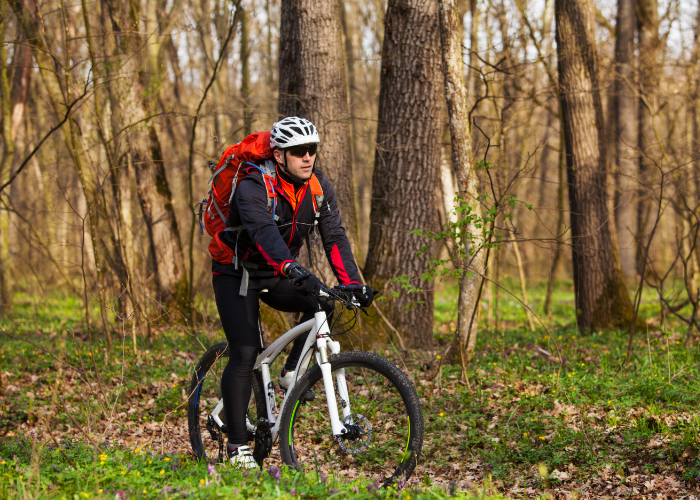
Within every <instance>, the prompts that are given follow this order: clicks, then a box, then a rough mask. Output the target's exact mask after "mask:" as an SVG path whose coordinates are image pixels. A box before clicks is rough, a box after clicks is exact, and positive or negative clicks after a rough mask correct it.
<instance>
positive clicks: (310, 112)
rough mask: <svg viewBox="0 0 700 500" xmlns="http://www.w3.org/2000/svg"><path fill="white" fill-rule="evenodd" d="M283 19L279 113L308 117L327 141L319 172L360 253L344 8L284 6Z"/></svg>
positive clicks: (327, 1)
mask: <svg viewBox="0 0 700 500" xmlns="http://www.w3.org/2000/svg"><path fill="white" fill-rule="evenodd" d="M281 17H282V20H281V24H280V26H281V31H280V44H279V47H280V54H279V113H280V115H282V116H299V117H303V118H306V119H308V120H311V121H312V122H313V124H314V125H316V128H317V129H318V132H319V135H320V136H321V145H320V150H319V153H318V160H319V166H320V168H321V170H322V171H323V174H324V175H325V176H326V177H327V178H328V179H329V180H330V181H331V183H332V184H333V188H334V189H335V192H336V196H337V198H338V208H339V209H340V214H341V216H342V218H343V225H344V227H345V229H346V231H347V233H348V237H349V239H350V243H351V244H352V245H353V249H354V248H355V247H356V245H355V242H356V238H355V227H356V226H355V205H354V194H353V193H354V189H353V179H352V164H351V151H350V117H349V113H348V95H347V84H346V81H345V59H344V53H343V47H342V31H341V25H340V2H339V0H282V12H281ZM317 248H320V247H317ZM315 255H317V256H320V255H323V252H316V253H315ZM317 260H320V259H317Z"/></svg>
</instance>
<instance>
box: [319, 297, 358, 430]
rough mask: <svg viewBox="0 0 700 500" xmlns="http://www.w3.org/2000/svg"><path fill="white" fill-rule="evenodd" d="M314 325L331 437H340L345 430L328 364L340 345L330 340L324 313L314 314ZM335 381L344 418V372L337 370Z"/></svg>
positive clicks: (346, 407) (347, 409)
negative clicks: (329, 356) (331, 431)
mask: <svg viewBox="0 0 700 500" xmlns="http://www.w3.org/2000/svg"><path fill="white" fill-rule="evenodd" d="M319 309H320V308H319ZM316 324H317V325H319V329H318V332H317V333H316V347H317V348H318V353H317V354H316V362H317V363H318V365H319V367H320V368H321V375H322V377H323V387H324V389H325V391H326V401H327V402H328V413H329V415H328V416H329V417H330V419H331V428H332V429H333V435H334V436H340V435H342V434H345V433H346V432H347V429H346V428H345V426H344V425H343V423H342V422H341V420H340V416H339V415H338V401H337V400H336V397H335V386H334V384H333V372H332V369H331V364H330V363H329V362H328V355H329V354H338V353H339V352H340V343H339V342H335V341H333V340H331V338H330V333H331V332H330V329H329V328H328V319H327V317H326V313H325V311H323V310H319V311H317V312H316ZM329 351H330V353H329ZM336 380H337V381H338V395H339V396H340V401H341V404H342V407H343V417H345V416H347V415H349V414H350V398H349V397H348V388H347V384H346V382H345V370H339V371H338V373H336Z"/></svg>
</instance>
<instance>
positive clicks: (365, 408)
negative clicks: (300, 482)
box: [279, 351, 423, 487]
mask: <svg viewBox="0 0 700 500" xmlns="http://www.w3.org/2000/svg"><path fill="white" fill-rule="evenodd" d="M328 360H329V362H330V363H331V369H332V371H333V373H334V381H335V372H336V370H339V369H341V368H344V369H345V374H346V381H347V385H348V391H349V393H350V395H351V396H350V405H351V410H352V412H353V414H359V415H361V416H362V417H363V418H365V419H366V421H367V422H368V423H369V426H367V424H361V425H360V427H362V426H364V431H365V435H366V434H367V431H369V438H362V439H365V440H367V439H369V441H367V443H366V446H367V448H366V449H365V450H364V451H353V452H348V451H347V450H346V449H344V448H342V447H341V444H340V443H339V442H336V441H335V440H334V439H333V436H332V431H331V427H330V419H329V417H328V407H327V404H326V399H325V390H324V388H323V379H322V375H321V369H320V367H319V366H318V365H316V366H314V367H312V368H311V369H309V371H308V372H307V373H306V374H305V375H304V376H303V377H302V378H301V379H300V380H299V381H298V382H297V384H296V385H295V386H294V389H293V390H292V392H291V394H290V396H289V399H288V401H287V403H286V404H285V406H284V408H283V410H282V415H281V419H282V422H281V425H280V434H279V435H280V454H281V458H282V460H283V462H284V463H286V464H287V465H289V466H291V467H295V468H298V469H303V468H304V464H306V465H307V466H308V467H311V468H314V467H315V468H316V470H317V471H319V472H323V473H324V474H326V475H328V474H330V473H332V474H334V475H337V476H340V477H342V478H344V479H350V480H352V479H355V478H357V477H360V476H364V477H370V478H371V479H372V480H373V481H378V482H379V483H383V485H382V487H386V486H389V485H390V484H392V483H394V482H397V481H399V480H400V479H402V478H403V480H404V481H405V480H407V479H408V478H409V477H410V476H411V474H413V471H414V470H415V467H416V465H417V462H418V459H419V457H420V452H421V449H422V446H423V410H422V408H421V404H420V399H419V398H418V394H417V393H416V390H415V388H414V387H413V384H412V383H411V381H410V380H409V379H408V377H407V376H406V375H405V374H404V373H403V372H402V371H401V370H400V369H399V368H398V367H397V366H396V365H395V364H393V363H392V362H390V361H389V360H387V359H384V358H382V357H380V356H378V355H376V354H372V353H369V352H361V351H353V352H345V353H340V354H338V355H333V356H330V357H329V358H328ZM363 370H364V371H363ZM371 373H374V374H375V376H374V377H372V376H370V377H369V378H368V377H367V375H370V374H371ZM380 377H384V381H381V380H380ZM317 384H320V385H317ZM379 384H386V385H384V386H381V385H379ZM314 386H316V390H315V393H316V400H314V401H312V402H307V403H305V402H304V400H303V398H304V395H305V394H306V393H307V391H309V390H313V389H314ZM375 388H376V389H379V390H378V391H375V390H374V389H375ZM382 392H383V393H385V394H380V393H382ZM392 394H393V396H392ZM375 395H376V396H380V395H381V396H383V397H385V401H388V402H389V403H393V404H388V405H384V402H382V404H381V406H380V408H379V409H380V410H384V409H385V410H386V411H387V412H388V413H387V414H386V415H384V416H382V417H380V416H378V415H377V412H376V409H375V410H373V408H372V407H371V406H370V402H371V401H372V399H371V398H372V397H373V396H375ZM389 398H392V399H389ZM336 399H337V400H338V402H340V398H339V397H338V396H337V383H336ZM341 404H342V403H341ZM324 405H326V406H325V409H324V408H323V406H324ZM385 406H386V408H384V407H385ZM373 411H374V414H372V413H373ZM362 412H364V413H365V414H367V415H364V414H363V413H362ZM392 414H393V415H392ZM387 415H388V416H387ZM367 416H369V418H367ZM401 417H406V419H407V420H406V422H407V425H402V422H401V420H402V418H401ZM340 418H341V420H342V418H343V416H342V413H341V414H340ZM357 418H358V419H359V417H357ZM324 419H325V420H324ZM370 419H372V421H370ZM357 422H360V420H357ZM394 428H396V429H398V433H399V434H401V435H402V436H403V439H405V441H402V440H401V439H398V440H397V439H396V438H394V437H393V435H394V434H396V432H393V433H392V429H394ZM373 429H374V430H375V434H374V441H372V439H371V438H372V430H373ZM389 433H391V434H392V436H388V435H389ZM343 441H344V440H343ZM351 441H352V440H350V441H348V443H349V444H354V443H353V442H351ZM355 441H357V439H356V440H355ZM363 442H364V441H363ZM372 445H374V448H372ZM346 446H347V444H346ZM324 448H325V449H324ZM317 452H319V453H320V452H322V453H323V456H322V457H321V459H322V460H321V461H322V462H323V463H322V464H321V465H320V470H319V457H318V453H317ZM382 453H386V455H387V456H386V457H383V456H378V455H379V454H382ZM312 454H313V457H312ZM399 458H400V460H399ZM323 459H325V460H323ZM353 470H354V472H353Z"/></svg>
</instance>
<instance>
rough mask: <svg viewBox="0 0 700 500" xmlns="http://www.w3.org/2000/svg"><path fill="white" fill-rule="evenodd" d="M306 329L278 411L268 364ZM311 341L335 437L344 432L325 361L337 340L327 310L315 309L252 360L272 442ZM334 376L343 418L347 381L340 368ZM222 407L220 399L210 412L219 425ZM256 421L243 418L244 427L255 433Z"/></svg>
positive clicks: (346, 409)
mask: <svg viewBox="0 0 700 500" xmlns="http://www.w3.org/2000/svg"><path fill="white" fill-rule="evenodd" d="M324 295H325V296H327V294H325V293H324V292H321V296H324ZM306 332H308V336H307V337H306V343H305V344H304V349H303V351H302V353H301V357H300V358H299V361H298V362H297V366H296V370H295V372H294V380H292V381H291V383H290V384H289V387H288V388H287V392H286V394H285V395H284V400H283V401H282V406H281V408H280V410H279V413H278V412H277V402H276V400H275V389H274V386H273V384H272V381H271V378H270V365H271V364H272V363H273V362H274V361H275V359H277V356H279V354H280V353H281V352H282V350H283V349H284V348H285V347H287V346H288V345H289V344H291V343H292V342H294V340H295V339H296V338H297V337H300V336H301V335H303V334H304V333H306ZM314 342H315V343H316V348H317V350H318V352H317V353H316V362H317V363H318V364H319V366H320V367H321V374H322V375H323V387H324V390H325V392H326V401H327V402H328V412H329V417H330V420H331V428H332V430H333V436H334V437H336V438H337V437H338V436H341V435H342V434H345V433H346V432H347V429H346V428H345V426H344V425H343V422H342V420H341V418H340V415H339V413H338V401H337V400H336V397H335V386H334V383H333V375H332V373H331V364H330V363H329V362H328V356H329V355H330V354H338V353H339V352H340V342H336V341H334V340H331V337H330V329H329V327H328V318H327V317H326V313H325V311H318V312H316V314H315V316H314V319H310V320H309V321H306V322H305V323H302V324H300V325H298V326H296V327H294V328H292V329H291V330H289V331H288V332H287V333H285V334H284V335H282V336H281V337H280V338H278V339H277V340H275V341H274V342H273V343H272V345H270V347H268V348H267V349H265V350H264V351H263V352H262V353H261V354H260V355H259V356H258V359H257V360H256V361H255V368H260V370H261V371H262V379H263V390H264V391H265V396H266V397H265V407H266V408H267V420H268V421H269V422H270V425H272V426H273V428H272V442H275V441H276V440H277V436H278V435H279V429H280V423H281V420H279V419H278V418H277V417H278V415H281V414H282V410H283V409H284V406H285V405H286V404H287V400H288V398H289V395H290V394H291V393H292V390H293V389H294V386H295V385H296V383H297V380H299V379H300V378H301V377H302V376H303V375H304V374H305V373H306V372H307V370H308V368H309V364H310V363H311V353H312V347H313V345H314ZM329 351H330V353H329ZM335 379H336V382H337V384H338V395H339V396H340V405H341V407H342V414H343V418H345V417H347V416H348V415H350V414H351V413H352V411H351V408H350V397H349V393H348V387H347V383H346V382H345V370H344V369H342V368H341V369H340V370H338V371H337V372H336V375H335ZM223 408H224V401H223V399H222V400H220V401H219V403H218V404H217V405H216V407H215V408H214V411H212V413H211V417H212V418H213V419H214V421H215V422H216V424H217V425H218V426H219V427H221V426H223V422H222V421H221V418H220V417H219V414H220V413H221V411H222V410H223ZM255 424H256V422H249V421H248V418H247V417H246V426H247V427H248V430H250V431H252V432H254V431H255Z"/></svg>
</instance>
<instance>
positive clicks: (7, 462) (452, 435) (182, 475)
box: [0, 283, 700, 499]
mask: <svg viewBox="0 0 700 500" xmlns="http://www.w3.org/2000/svg"><path fill="white" fill-rule="evenodd" d="M455 292H456V291H455V289H454V288H450V287H444V288H443V289H442V290H441V291H440V293H439V294H438V297H437V300H436V313H435V318H436V321H435V338H436V348H435V349H434V350H432V351H403V352H402V351H399V350H396V349H395V348H394V347H393V346H392V345H391V344H390V345H389V346H388V347H385V348H381V349H377V348H376V345H375V350H379V351H380V354H382V355H383V356H385V357H387V358H389V359H391V360H392V361H393V362H394V363H396V364H397V366H399V367H401V368H402V369H403V370H404V371H405V372H406V373H407V374H408V375H409V377H410V378H411V380H412V381H413V383H414V385H415V386H416V389H417V390H418V393H419V395H420V398H421V402H422V403H423V412H424V418H425V444H424V448H423V454H422V457H421V460H420V463H419V466H418V468H417V471H416V473H415V474H414V475H413V477H412V478H411V479H410V480H409V482H408V483H407V485H406V487H405V488H404V489H403V490H402V491H400V492H396V491H381V492H377V491H375V490H374V489H373V487H372V484H371V483H369V484H368V481H367V480H365V481H364V482H362V481H356V482H353V483H350V484H344V483H341V482H339V481H336V480H335V479H333V478H330V479H327V478H325V477H323V474H321V475H320V476H319V475H318V474H317V473H316V472H314V471H311V472H309V473H305V474H299V473H297V472H296V471H292V470H287V469H286V468H284V467H282V470H281V471H279V470H278V469H277V467H280V466H281V464H280V463H279V460H278V459H275V458H274V456H273V458H272V459H271V460H269V463H266V468H265V470H264V472H263V473H262V474H259V475H248V476H245V475H241V474H239V473H237V472H231V471H230V470H229V469H225V468H214V467H211V466H207V464H200V463H197V462H195V461H194V460H193V457H192V453H191V449H190V446H189V441H188V436H187V422H186V406H185V401H186V388H187V387H188V386H189V381H190V377H191V375H192V369H193V366H194V364H196V362H197V359H198V358H199V357H200V356H201V354H202V353H203V350H204V348H205V347H209V346H210V345H213V344H214V343H216V342H219V341H220V340H222V337H223V335H222V333H221V332H220V330H219V329H218V328H217V327H216V324H211V325H209V326H206V327H202V328H199V329H197V330H196V332H195V333H194V334H192V333H188V331H187V329H185V328H183V327H177V326H172V325H170V326H168V325H164V326H163V327H162V328H159V329H157V330H155V335H154V342H153V344H152V345H151V347H150V349H145V346H142V345H141V343H142V342H143V339H142V338H139V339H138V342H139V346H138V347H139V349H138V351H137V352H136V353H135V352H134V349H133V344H132V338H131V336H126V337H124V338H123V337H122V336H120V335H118V334H117V335H115V347H114V349H113V350H112V354H111V355H110V356H105V343H104V339H102V338H99V339H94V338H93V339H92V340H91V339H90V338H89V337H88V335H87V334H86V331H85V328H84V324H83V323H82V314H83V313H82V312H81V305H80V302H78V301H74V300H71V299H61V298H58V297H44V298H41V300H38V299H37V298H36V297H31V296H27V295H18V296H17V298H16V301H15V307H14V310H13V313H12V316H10V317H7V318H4V319H3V320H2V322H1V323H0V326H2V330H1V331H0V339H2V340H1V341H2V343H1V344H0V372H1V373H2V384H3V388H4V394H3V396H2V397H0V498H29V497H31V498H58V499H61V498H66V499H68V498H71V499H73V498H75V499H77V498H101V499H102V498H104V499H107V498H109V499H113V498H120V499H124V498H158V499H161V498H162V499H171V498H199V499H204V498H218V497H235V498H245V497H249V496H257V497H265V498H299V497H300V498H327V497H329V496H330V495H334V494H337V495H338V496H341V497H343V496H346V497H350V498H363V497H367V496H376V497H386V498H397V497H398V498H404V499H410V498H414V499H416V498H445V497H452V496H457V497H462V498H464V497H469V498H472V497H475V498H501V497H508V498H571V499H578V498H606V497H608V498H696V497H700V488H698V485H700V459H699V455H698V453H699V451H700V416H699V415H698V403H700V365H699V362H700V349H699V345H698V343H697V339H688V338H686V335H685V328H681V327H679V326H678V325H675V324H674V323H672V322H666V324H665V325H664V327H663V328H660V327H659V319H658V308H655V306H654V305H653V304H652V303H651V301H650V302H649V304H650V305H646V306H643V308H642V313H643V314H644V315H645V316H646V317H648V318H651V321H650V327H649V329H648V331H642V332H638V333H637V335H636V336H635V339H634V342H633V344H632V357H631V361H630V362H629V363H626V362H625V355H626V350H627V341H628V337H627V333H626V332H622V331H620V332H618V331H606V332H598V333H594V334H587V335H581V334H580V332H577V330H576V328H575V324H574V317H573V311H574V303H573V293H572V291H571V286H570V283H569V284H567V283H563V284H562V285H561V286H560V287H559V289H558V290H557V292H556V294H555V297H554V300H553V311H552V316H551V317H550V318H549V319H547V320H546V321H544V323H545V325H546V326H547V329H546V330H545V329H544V328H543V327H541V326H540V325H539V324H538V326H537V328H536V329H535V331H534V332H533V331H530V329H529V328H528V327H527V322H526V318H525V313H524V310H523V308H522V306H520V305H519V304H518V303H517V302H515V301H512V300H510V299H508V298H506V299H504V298H503V296H501V304H500V307H499V309H498V311H499V312H498V316H499V318H498V327H497V328H496V327H495V320H494V318H489V317H488V315H487V314H484V317H485V320H484V321H482V327H483V329H482V330H481V333H480V338H479V341H478V347H477V354H476V357H475V359H474V360H473V361H472V363H471V364H470V366H469V370H468V372H467V376H468V378H467V380H463V379H462V376H461V373H460V369H459V367H457V366H454V365H448V364H446V363H445V359H444V354H445V352H446V350H447V348H448V347H449V343H450V341H451V338H452V335H453V334H452V332H453V331H454V328H455V321H456V313H455V312H454V310H455V297H456V293H455ZM532 292H533V294H534V299H532V300H531V302H532V305H533V307H534V309H535V310H536V311H540V310H541V303H542V299H543V297H542V295H543V292H542V289H541V288H536V289H535V287H533V291H532ZM58 359H61V360H62V364H61V363H59V362H58ZM276 456H278V455H277V454H276Z"/></svg>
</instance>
